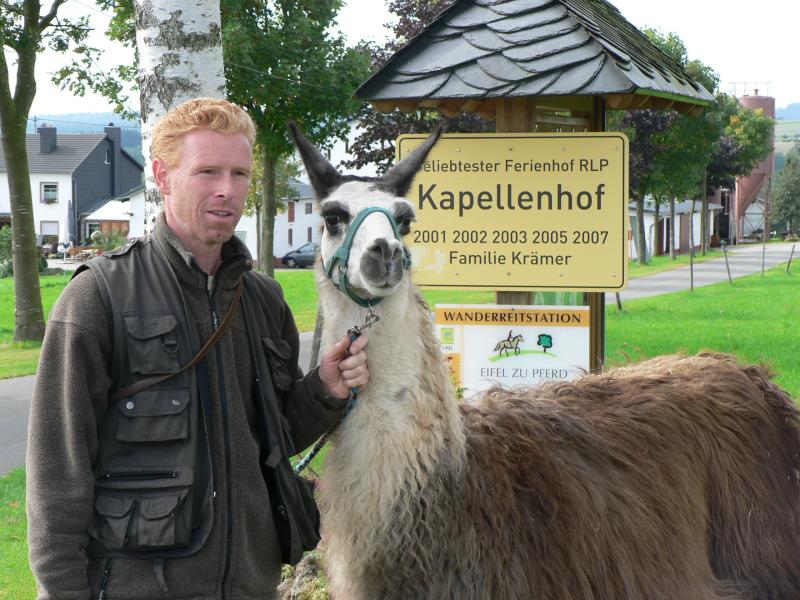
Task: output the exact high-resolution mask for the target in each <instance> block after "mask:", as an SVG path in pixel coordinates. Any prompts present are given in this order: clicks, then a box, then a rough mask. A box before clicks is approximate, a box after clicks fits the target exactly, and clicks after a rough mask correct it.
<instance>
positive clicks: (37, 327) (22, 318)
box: [3, 119, 44, 341]
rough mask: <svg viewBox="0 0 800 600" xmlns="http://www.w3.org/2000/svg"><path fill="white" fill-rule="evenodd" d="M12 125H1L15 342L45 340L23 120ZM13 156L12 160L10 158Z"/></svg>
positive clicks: (24, 120) (37, 252) (24, 122)
mask: <svg viewBox="0 0 800 600" xmlns="http://www.w3.org/2000/svg"><path fill="white" fill-rule="evenodd" d="M20 121H21V123H20V122H18V123H15V124H12V125H11V126H9V125H7V124H6V123H3V152H4V153H5V156H6V169H7V171H8V191H9V195H10V197H11V225H12V229H11V235H12V238H11V244H12V249H13V268H14V341H24V340H35V341H41V340H42V339H43V338H44V311H43V310H42V295H41V290H40V289H39V252H40V250H39V247H38V246H37V245H36V229H35V226H34V222H33V221H34V219H33V199H32V197H31V180H30V176H29V175H28V154H27V152H26V151H25V124H26V123H27V120H26V119H21V120H20ZM11 157H13V159H11Z"/></svg>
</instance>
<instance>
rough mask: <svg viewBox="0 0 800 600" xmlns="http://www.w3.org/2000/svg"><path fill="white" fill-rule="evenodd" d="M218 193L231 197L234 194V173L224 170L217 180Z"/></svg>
mask: <svg viewBox="0 0 800 600" xmlns="http://www.w3.org/2000/svg"><path fill="white" fill-rule="evenodd" d="M217 195H218V196H225V197H226V198H229V197H231V196H232V195H233V174H232V173H229V172H223V173H222V174H221V175H220V176H219V179H218V180H217Z"/></svg>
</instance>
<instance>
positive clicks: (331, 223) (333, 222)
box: [325, 215, 341, 233]
mask: <svg viewBox="0 0 800 600" xmlns="http://www.w3.org/2000/svg"><path fill="white" fill-rule="evenodd" d="M339 223H341V219H340V218H339V216H338V215H328V216H326V217H325V226H326V227H327V228H328V231H330V232H331V233H334V232H335V231H336V228H337V227H339Z"/></svg>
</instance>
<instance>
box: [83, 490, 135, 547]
mask: <svg viewBox="0 0 800 600" xmlns="http://www.w3.org/2000/svg"><path fill="white" fill-rule="evenodd" d="M133 503H134V499H133V498H126V497H119V496H108V495H103V494H98V495H97V497H96V498H95V501H94V510H95V515H94V518H93V519H92V524H91V525H90V527H89V534H90V535H91V536H92V537H93V538H95V539H96V540H98V541H99V542H100V543H101V544H103V546H105V547H106V548H113V549H119V548H122V547H123V546H124V545H125V543H126V541H127V540H128V526H129V525H130V521H131V514H132V513H133Z"/></svg>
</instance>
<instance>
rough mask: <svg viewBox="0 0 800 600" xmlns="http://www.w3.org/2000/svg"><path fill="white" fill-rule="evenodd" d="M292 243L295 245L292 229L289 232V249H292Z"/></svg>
mask: <svg viewBox="0 0 800 600" xmlns="http://www.w3.org/2000/svg"><path fill="white" fill-rule="evenodd" d="M292 243H293V242H292V230H291V229H290V230H289V248H291V247H292Z"/></svg>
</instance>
